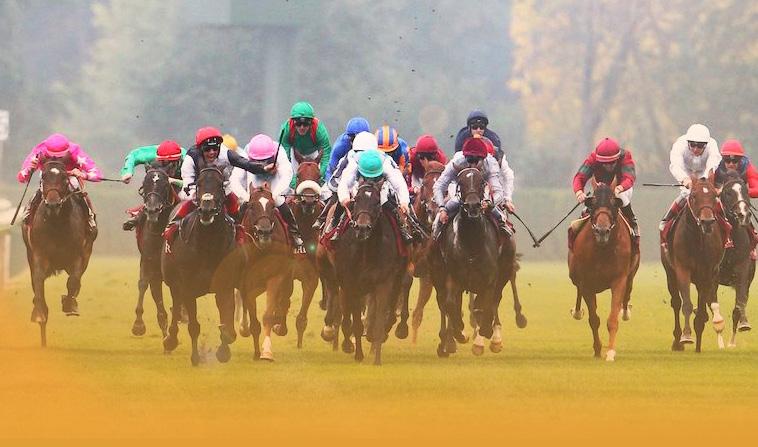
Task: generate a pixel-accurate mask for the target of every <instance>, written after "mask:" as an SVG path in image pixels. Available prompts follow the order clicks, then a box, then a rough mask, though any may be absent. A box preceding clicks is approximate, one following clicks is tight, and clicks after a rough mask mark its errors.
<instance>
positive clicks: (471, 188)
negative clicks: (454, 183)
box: [458, 168, 484, 219]
mask: <svg viewBox="0 0 758 447" xmlns="http://www.w3.org/2000/svg"><path fill="white" fill-rule="evenodd" d="M458 190H459V191H460V194H461V208H462V210H463V214H464V215H466V216H468V217H472V218H474V219H478V218H479V217H481V215H482V200H483V199H484V177H483V176H482V171H480V170H479V169H478V168H465V169H462V170H461V172H459V173H458Z"/></svg>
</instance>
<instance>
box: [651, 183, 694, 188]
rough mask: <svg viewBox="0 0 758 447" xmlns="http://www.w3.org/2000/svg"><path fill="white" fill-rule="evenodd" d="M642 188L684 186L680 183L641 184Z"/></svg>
mask: <svg viewBox="0 0 758 447" xmlns="http://www.w3.org/2000/svg"><path fill="white" fill-rule="evenodd" d="M642 186H677V187H680V186H684V185H682V184H681V183H643V184H642Z"/></svg>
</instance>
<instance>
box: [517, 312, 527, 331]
mask: <svg viewBox="0 0 758 447" xmlns="http://www.w3.org/2000/svg"><path fill="white" fill-rule="evenodd" d="M516 327H518V328H519V329H524V328H525V327H526V317H525V316H524V315H523V314H518V315H516Z"/></svg>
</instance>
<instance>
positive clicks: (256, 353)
mask: <svg viewBox="0 0 758 447" xmlns="http://www.w3.org/2000/svg"><path fill="white" fill-rule="evenodd" d="M256 298H257V297H254V296H248V297H246V294H245V293H244V292H243V294H242V299H243V302H244V303H245V310H244V311H243V312H245V313H247V314H248V318H249V319H250V334H251V335H252V336H253V360H260V359H261V322H260V321H258V309H257V305H256V302H257V301H256Z"/></svg>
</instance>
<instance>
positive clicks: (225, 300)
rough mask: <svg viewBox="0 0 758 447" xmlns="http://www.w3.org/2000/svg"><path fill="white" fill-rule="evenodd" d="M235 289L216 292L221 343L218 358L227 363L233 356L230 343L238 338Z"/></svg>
mask: <svg viewBox="0 0 758 447" xmlns="http://www.w3.org/2000/svg"><path fill="white" fill-rule="evenodd" d="M234 307H235V306H234V289H230V290H220V291H218V292H216V308H218V316H219V322H220V323H221V324H219V326H218V330H219V333H220V334H219V337H220V339H221V344H220V345H219V347H218V349H217V350H216V358H217V359H218V361H219V362H221V363H226V362H228V361H229V359H230V358H231V357H232V352H231V350H230V349H229V345H230V344H231V343H234V341H235V340H236V339H237V333H236V332H235V331H234Z"/></svg>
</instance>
